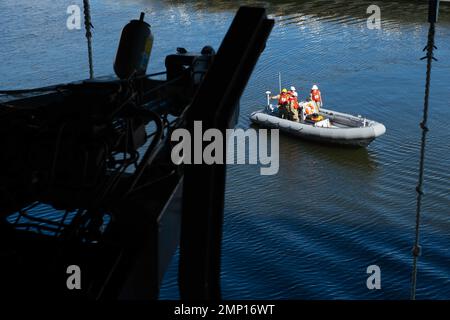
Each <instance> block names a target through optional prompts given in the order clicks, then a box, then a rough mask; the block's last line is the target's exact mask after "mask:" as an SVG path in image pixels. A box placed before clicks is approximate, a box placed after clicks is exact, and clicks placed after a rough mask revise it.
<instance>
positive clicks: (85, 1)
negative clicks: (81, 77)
mask: <svg viewBox="0 0 450 320" xmlns="http://www.w3.org/2000/svg"><path fill="white" fill-rule="evenodd" d="M83 5H84V26H85V28H86V39H87V45H88V58H89V78H90V79H92V78H94V65H93V62H92V32H91V28H94V26H93V25H92V23H91V8H90V6H89V0H83Z"/></svg>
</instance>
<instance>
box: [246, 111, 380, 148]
mask: <svg viewBox="0 0 450 320" xmlns="http://www.w3.org/2000/svg"><path fill="white" fill-rule="evenodd" d="M318 118H319V119H321V120H320V121H313V120H308V119H306V120H300V122H295V121H291V120H287V119H282V118H280V117H279V115H278V110H277V108H273V107H271V106H268V107H266V108H265V109H262V110H259V111H256V112H253V113H252V114H251V115H250V119H251V121H252V122H253V123H256V124H258V125H260V126H264V127H267V128H275V129H280V130H281V131H283V132H286V133H289V134H292V135H295V136H298V137H300V138H304V139H308V140H314V141H318V142H322V143H333V144H340V145H348V146H355V147H366V146H368V145H369V144H370V143H371V142H372V141H373V140H374V139H375V138H377V137H379V136H381V135H383V134H384V133H385V132H386V128H385V126H384V125H383V124H381V123H378V122H376V121H373V120H368V119H366V118H363V117H361V116H353V115H350V114H346V113H341V112H336V111H333V110H327V109H323V108H322V109H321V110H320V112H319V117H318Z"/></svg>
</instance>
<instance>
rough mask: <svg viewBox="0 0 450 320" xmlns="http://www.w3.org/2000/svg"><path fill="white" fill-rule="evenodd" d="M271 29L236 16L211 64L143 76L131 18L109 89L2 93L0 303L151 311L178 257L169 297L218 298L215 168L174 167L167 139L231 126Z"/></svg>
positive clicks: (98, 82)
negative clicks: (59, 302) (136, 306)
mask: <svg viewBox="0 0 450 320" xmlns="http://www.w3.org/2000/svg"><path fill="white" fill-rule="evenodd" d="M272 27H273V20H270V19H267V16H266V12H265V10H264V9H261V8H249V7H242V8H241V9H240V10H239V11H238V13H237V15H236V16H235V18H234V20H233V22H232V25H231V27H230V29H229V30H228V32H227V34H226V36H225V38H224V39H223V42H222V44H221V46H220V48H219V49H218V51H217V53H216V52H215V51H214V49H212V48H211V47H208V46H205V47H204V48H203V49H202V50H201V52H200V53H193V52H188V51H187V50H185V49H183V48H178V49H177V52H176V53H175V54H172V55H169V56H167V57H166V59H165V65H166V70H165V71H164V72H161V73H159V74H154V75H147V74H146V69H147V63H148V61H149V56H150V52H151V47H152V40H153V36H152V35H151V31H150V28H149V26H148V25H147V24H146V23H145V22H144V16H143V15H141V18H140V20H134V21H132V22H131V23H130V24H128V25H127V26H126V27H125V28H124V31H123V33H122V38H121V42H120V45H119V49H118V53H117V57H116V62H115V65H114V70H115V72H116V75H117V76H118V77H99V78H91V79H89V80H84V81H78V82H73V83H68V84H61V85H56V86H51V87H44V88H37V89H32V90H6V91H5V90H3V91H1V92H0V146H1V149H2V152H1V154H0V167H1V170H0V238H1V240H0V256H1V263H0V283H1V286H0V290H1V291H2V296H4V297H8V298H20V299H26V298H30V299H31V298H32V299H47V298H69V299H86V300H105V299H157V298H158V292H159V287H160V283H161V280H162V277H163V275H164V272H165V271H166V269H167V266H168V264H169V262H170V259H171V257H172V255H173V253H174V252H175V250H176V248H177V247H178V246H179V248H180V264H179V288H180V295H181V298H182V299H220V277H219V275H220V246H221V234H222V220H223V204H224V190H225V173H226V166H225V165H219V164H214V165H209V166H208V165H175V164H174V163H173V162H172V161H171V158H170V154H171V149H172V147H173V146H172V143H171V141H170V136H171V132H173V130H175V129H177V128H185V129H187V130H190V131H192V130H193V122H194V121H196V120H201V121H203V127H204V128H205V129H207V128H217V129H219V130H221V131H222V132H224V131H225V130H226V129H227V128H232V127H234V125H235V123H236V119H237V115H238V111H239V109H238V101H239V99H240V96H241V94H242V92H243V90H244V88H245V85H246V83H247V81H248V79H249V77H250V75H251V72H252V70H253V68H254V66H255V64H256V62H257V60H258V57H259V56H260V54H261V52H262V51H263V49H264V46H265V43H266V40H267V38H268V36H269V34H270V31H271V29H272ZM164 75H165V79H161V76H164ZM70 266H78V267H79V269H80V270H81V286H80V288H77V289H75V290H70V289H69V288H68V286H67V281H68V280H67V279H68V277H69V274H68V270H69V269H70V268H69V267H70ZM68 268H69V269H68Z"/></svg>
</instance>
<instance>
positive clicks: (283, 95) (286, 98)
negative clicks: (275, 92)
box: [278, 93, 290, 106]
mask: <svg viewBox="0 0 450 320" xmlns="http://www.w3.org/2000/svg"><path fill="white" fill-rule="evenodd" d="M289 97H290V96H289V94H287V93H281V94H280V98H278V104H279V105H281V106H282V105H285V104H287V103H288V102H289Z"/></svg>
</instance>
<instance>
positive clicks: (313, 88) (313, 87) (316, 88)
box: [311, 85, 319, 90]
mask: <svg viewBox="0 0 450 320" xmlns="http://www.w3.org/2000/svg"><path fill="white" fill-rule="evenodd" d="M311 90H319V87H318V86H316V85H313V86H312V89H311Z"/></svg>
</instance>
